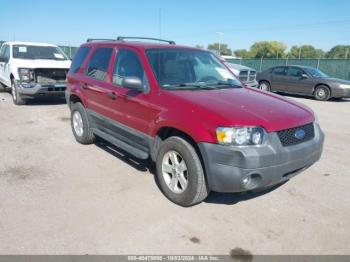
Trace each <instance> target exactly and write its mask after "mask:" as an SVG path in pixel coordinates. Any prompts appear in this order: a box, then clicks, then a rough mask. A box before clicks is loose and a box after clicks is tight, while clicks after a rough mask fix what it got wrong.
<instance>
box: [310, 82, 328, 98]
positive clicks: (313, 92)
mask: <svg viewBox="0 0 350 262" xmlns="http://www.w3.org/2000/svg"><path fill="white" fill-rule="evenodd" d="M319 86H324V87H327V88H328V91H329V95H330V96H332V91H331V89H330V87H329V85H326V84H317V85H315V87H314V90H313V92H312V93H314V92H315V90H316V88H317V87H319Z"/></svg>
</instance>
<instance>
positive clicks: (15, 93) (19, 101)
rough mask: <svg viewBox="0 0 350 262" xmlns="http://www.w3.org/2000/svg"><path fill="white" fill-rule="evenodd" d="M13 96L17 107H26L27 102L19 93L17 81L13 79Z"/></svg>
mask: <svg viewBox="0 0 350 262" xmlns="http://www.w3.org/2000/svg"><path fill="white" fill-rule="evenodd" d="M11 94H12V100H13V103H14V104H15V105H18V106H20V105H25V104H26V100H25V99H24V98H23V97H22V95H21V94H20V93H19V92H18V89H17V85H16V80H15V79H11Z"/></svg>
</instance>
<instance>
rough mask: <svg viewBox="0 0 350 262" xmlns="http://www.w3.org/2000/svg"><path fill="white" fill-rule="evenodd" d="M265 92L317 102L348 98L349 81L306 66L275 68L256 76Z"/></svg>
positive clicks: (349, 94)
mask: <svg viewBox="0 0 350 262" xmlns="http://www.w3.org/2000/svg"><path fill="white" fill-rule="evenodd" d="M257 79H258V82H259V87H260V89H262V90H265V91H271V92H285V93H293V94H302V95H309V96H313V97H315V99H317V100H323V101H325V100H328V99H330V98H331V97H335V98H348V97H350V81H346V80H342V79H337V78H332V77H329V76H327V75H326V74H325V73H323V72H321V71H320V70H318V69H317V68H314V67H308V66H276V67H272V68H270V69H268V70H266V71H264V72H262V73H259V74H258V78H257Z"/></svg>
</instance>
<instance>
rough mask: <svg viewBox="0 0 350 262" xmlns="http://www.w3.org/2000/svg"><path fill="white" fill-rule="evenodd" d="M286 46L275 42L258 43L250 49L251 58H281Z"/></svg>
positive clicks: (283, 55)
mask: <svg viewBox="0 0 350 262" xmlns="http://www.w3.org/2000/svg"><path fill="white" fill-rule="evenodd" d="M286 49H287V46H286V45H285V44H284V43H281V42H277V41H260V42H256V43H254V44H253V45H252V46H251V48H250V54H251V56H252V57H253V58H261V57H264V58H283V57H285V51H286Z"/></svg>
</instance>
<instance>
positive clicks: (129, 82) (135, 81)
mask: <svg viewBox="0 0 350 262" xmlns="http://www.w3.org/2000/svg"><path fill="white" fill-rule="evenodd" d="M122 86H123V87H125V88H129V89H131V90H134V91H139V92H142V91H143V90H144V88H143V84H142V80H141V79H140V78H138V77H134V76H129V77H125V78H124V79H123V81H122Z"/></svg>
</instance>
